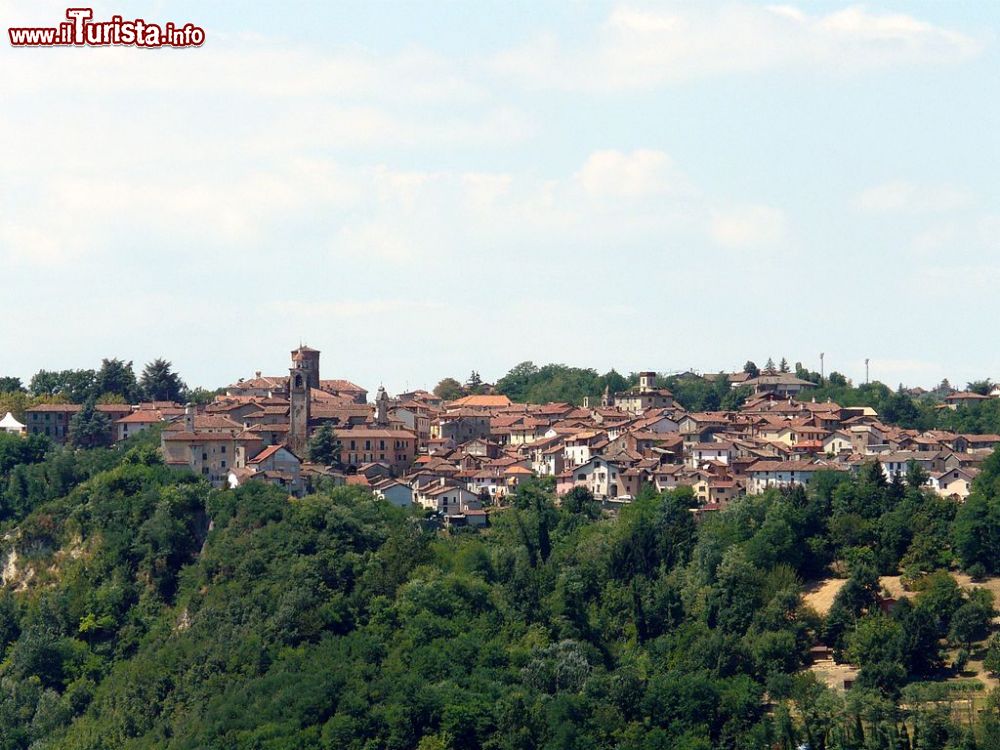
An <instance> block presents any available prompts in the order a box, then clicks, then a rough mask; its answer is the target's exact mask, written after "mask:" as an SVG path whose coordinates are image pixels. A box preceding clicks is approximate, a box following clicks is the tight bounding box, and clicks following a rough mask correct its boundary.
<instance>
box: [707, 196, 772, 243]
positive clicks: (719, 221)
mask: <svg viewBox="0 0 1000 750" xmlns="http://www.w3.org/2000/svg"><path fill="white" fill-rule="evenodd" d="M786 224H787V221H786V219H785V214H784V213H783V212H782V211H781V210H780V209H777V208H774V207H772V206H740V207H737V208H733V209H729V210H726V211H717V212H716V213H715V214H714V216H713V218H712V222H711V226H710V228H709V234H710V235H711V237H712V239H713V240H715V242H717V243H718V244H720V245H722V246H723V247H732V248H742V247H765V246H773V245H775V244H777V243H779V242H781V240H783V239H784V236H785V230H786Z"/></svg>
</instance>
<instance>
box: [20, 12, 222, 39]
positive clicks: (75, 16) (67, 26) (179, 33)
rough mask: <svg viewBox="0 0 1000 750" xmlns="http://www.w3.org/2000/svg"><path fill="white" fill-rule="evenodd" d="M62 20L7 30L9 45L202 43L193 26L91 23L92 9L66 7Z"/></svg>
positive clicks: (115, 19)
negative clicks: (57, 23) (54, 24)
mask: <svg viewBox="0 0 1000 750" xmlns="http://www.w3.org/2000/svg"><path fill="white" fill-rule="evenodd" d="M66 18H68V19H69V20H68V21H63V22H60V24H59V25H58V26H47V27H45V26H43V27H25V28H9V29H7V33H8V34H9V35H10V43H11V44H12V45H13V46H15V47H85V46H90V47H107V46H111V45H121V46H126V47H200V46H201V45H202V44H204V43H205V30H204V29H203V28H201V27H199V26H195V25H194V24H193V23H186V24H184V25H183V26H179V25H177V24H174V23H169V22H168V23H165V24H163V25H162V26H161V25H160V24H156V23H146V22H145V21H144V20H142V19H141V18H136V19H134V20H131V21H125V20H123V19H122V17H121V16H111V20H110V21H94V20H93V18H94V11H93V9H92V8H67V9H66Z"/></svg>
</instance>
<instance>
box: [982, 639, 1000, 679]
mask: <svg viewBox="0 0 1000 750" xmlns="http://www.w3.org/2000/svg"><path fill="white" fill-rule="evenodd" d="M983 667H984V668H985V669H986V671H988V672H989V673H990V674H992V675H1000V635H994V636H993V637H992V638H990V643H989V646H987V648H986V656H985V658H984V659H983Z"/></svg>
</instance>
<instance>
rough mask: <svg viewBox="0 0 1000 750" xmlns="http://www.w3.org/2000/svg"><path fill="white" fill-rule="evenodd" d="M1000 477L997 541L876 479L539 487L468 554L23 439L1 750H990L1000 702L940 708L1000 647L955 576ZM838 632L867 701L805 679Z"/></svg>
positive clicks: (11, 530)
mask: <svg viewBox="0 0 1000 750" xmlns="http://www.w3.org/2000/svg"><path fill="white" fill-rule="evenodd" d="M140 437H141V436H140ZM147 440H148V439H147ZM13 441H17V442H16V443H15V442H13ZM997 461H1000V459H997ZM998 465H1000V464H998ZM998 476H1000V472H998V469H997V466H995V465H993V464H991V466H990V467H988V468H987V470H986V471H984V472H983V477H984V479H983V481H982V482H980V483H979V484H977V490H976V495H975V497H982V498H983V501H984V502H985V503H986V508H987V512H986V514H985V517H986V519H987V520H986V521H981V519H980V516H981V514H978V513H977V514H972V515H971V516H969V517H967V516H968V515H969V514H968V512H967V511H966V510H965V509H964V508H963V509H962V510H961V511H959V513H958V515H957V517H956V512H955V511H956V506H955V504H954V503H952V502H951V501H946V500H942V499H939V498H937V497H935V496H933V495H930V494H928V493H927V492H926V491H925V490H923V489H921V488H920V487H919V482H920V480H921V479H922V478H921V477H919V476H916V475H914V476H912V477H911V481H910V482H908V483H907V482H894V483H887V482H886V481H885V480H884V479H883V477H882V474H881V472H879V471H877V470H876V469H875V467H868V468H866V469H865V470H864V471H863V472H862V473H861V475H860V476H859V477H857V478H856V479H852V478H847V477H844V476H840V475H835V474H823V475H820V476H819V477H818V478H817V479H816V481H815V482H814V485H813V486H812V488H811V489H810V491H809V492H805V491H802V490H794V491H789V492H786V493H778V492H772V493H770V494H768V495H764V496H760V497H752V498H747V499H745V500H742V501H740V502H738V503H735V504H734V505H733V506H732V507H731V508H730V509H728V510H726V511H724V512H722V513H717V514H715V515H713V516H711V517H709V518H706V519H704V520H703V521H700V522H696V521H695V520H694V517H693V515H692V513H691V511H690V505H691V502H692V497H691V494H690V491H688V490H679V491H676V492H670V493H665V494H662V495H660V494H657V493H655V492H651V491H649V490H646V491H644V492H643V493H642V495H641V497H639V498H638V499H637V500H636V502H634V503H632V504H631V505H629V506H627V507H625V508H624V509H623V510H622V511H621V513H620V515H619V517H617V518H607V517H604V516H603V514H602V511H601V508H600V505H599V504H598V503H596V502H595V501H594V499H593V498H592V497H591V496H590V495H589V493H587V492H586V491H584V490H582V489H578V490H575V491H574V492H572V493H570V495H568V496H567V497H565V498H564V501H563V502H562V503H561V504H559V505H558V506H557V505H556V504H555V503H554V502H553V497H552V488H551V485H548V484H544V483H541V482H538V483H533V484H528V485H525V486H524V487H523V489H522V490H521V491H520V493H519V495H518V496H517V498H516V502H515V503H514V506H513V507H512V508H510V509H508V510H505V511H503V512H501V513H498V514H495V515H494V516H493V522H492V525H491V527H490V528H489V529H488V530H486V531H485V532H482V533H475V532H471V533H470V532H464V533H463V532H455V533H454V534H453V535H450V536H447V535H442V533H441V532H439V531H436V530H435V528H434V527H433V526H430V525H428V522H427V521H426V520H425V519H424V518H423V517H422V516H421V515H420V514H417V513H412V512H406V511H402V510H399V509H395V508H393V507H392V506H390V505H389V504H386V503H383V502H379V501H376V500H375V499H373V498H372V497H371V496H370V495H368V494H367V492H365V491H364V490H362V489H361V488H356V487H352V488H337V489H333V490H329V491H325V492H323V493H322V494H318V495H313V496H310V497H306V498H304V499H302V500H289V499H288V498H287V497H286V496H284V495H283V494H282V493H281V492H280V491H278V490H277V489H276V488H273V487H268V486H263V485H253V486H248V487H244V488H241V489H239V490H237V491H218V490H211V489H209V488H208V487H207V486H206V485H205V484H203V483H202V482H200V481H199V480H197V479H196V478H195V477H193V476H191V475H188V474H184V473H176V472H173V471H170V470H168V469H167V468H166V467H164V466H162V465H161V464H160V462H159V460H158V458H157V456H156V454H155V452H154V451H153V450H151V445H150V444H149V442H147V443H146V444H141V443H137V444H133V445H130V446H128V447H127V448H126V449H125V450H105V449H96V450H91V451H70V450H67V449H64V448H53V447H51V446H48V445H47V444H46V443H44V442H40V441H24V440H20V439H17V438H14V439H12V440H0V479H2V480H3V481H2V484H3V487H4V488H5V489H4V495H3V503H2V507H3V518H4V519H6V520H5V523H6V524H7V528H8V534H7V535H6V537H5V541H4V543H3V549H2V554H3V555H4V563H5V564H4V568H5V571H4V581H5V584H6V585H5V587H4V589H3V593H2V594H0V648H2V649H3V655H4V658H3V661H2V662H0V750H6V749H7V748H11V749H14V748H17V749H20V748H28V747H31V748H35V749H36V750H42V749H44V748H81V749H82V748H94V749H97V748H101V749H102V750H104V749H105V748H154V747H155V748H273V749H277V748H328V747H329V748H376V747H378V748H382V747H385V748H400V749H403V748H421V749H422V750H430V749H431V748H456V749H458V748H462V749H464V748H470V749H471V748H511V749H514V748H517V749H521V748H524V749H527V748H536V747H537V748H622V749H625V748H710V747H727V748H751V747H753V748H757V747H774V748H786V749H788V750H790V749H791V748H794V747H797V746H799V745H801V744H802V743H806V742H807V743H809V745H810V746H811V747H816V748H823V747H826V748H831V749H837V748H842V749H844V750H846V748H858V747H871V748H875V747H886V748H889V747H891V748H902V747H905V748H911V747H912V748H916V747H920V748H945V747H959V746H960V743H963V742H964V743H965V745H963V746H965V747H974V746H982V747H990V746H993V745H991V744H990V742H991V738H992V737H995V736H996V735H997V728H998V726H1000V723H998V718H997V717H998V716H1000V712H998V707H997V702H996V701H993V700H992V698H990V699H989V700H986V702H985V703H984V706H985V713H984V714H983V716H982V717H981V718H980V719H979V720H978V721H976V722H975V723H974V725H973V724H972V723H970V721H969V720H968V719H964V720H959V719H956V718H955V717H953V716H952V715H951V714H950V713H949V712H948V711H943V710H941V708H940V701H941V699H942V696H944V697H947V696H948V695H949V694H950V693H948V692H947V691H945V692H944V693H939V692H935V690H932V689H931V688H932V687H935V686H944V685H945V683H941V682H939V681H938V680H940V678H941V677H943V676H946V675H947V674H948V673H949V669H950V668H951V661H952V659H951V658H950V657H948V653H949V649H954V648H957V649H959V650H960V652H959V653H962V652H965V653H968V652H970V651H971V650H973V649H974V648H976V646H975V644H982V645H981V648H982V649H983V650H984V651H988V648H987V645H988V643H989V641H988V640H987V639H988V637H989V635H990V632H989V631H990V629H991V627H992V625H991V617H992V614H993V604H992V600H991V598H990V597H989V596H988V594H986V593H985V590H982V589H972V590H963V589H962V588H961V587H959V586H958V585H957V584H956V583H955V581H954V579H953V578H952V577H951V576H950V575H948V574H947V573H946V572H944V571H945V569H946V568H947V566H948V565H949V564H950V563H951V562H952V558H953V557H954V556H955V555H956V554H957V556H958V558H959V559H960V560H961V561H962V562H963V563H968V564H974V561H975V562H977V561H979V560H980V559H985V558H986V557H988V555H986V554H984V555H981V556H978V557H977V556H975V555H973V554H972V553H970V552H969V550H968V549H967V547H968V545H969V539H970V538H983V539H991V538H992V537H991V534H993V533H994V532H993V530H992V527H990V526H989V524H990V523H992V521H991V520H990V519H991V518H992V516H991V513H992V511H991V510H990V509H992V507H993V505H994V504H995V503H998V502H1000V499H998V493H997V489H998V488H1000V484H998V481H997V477H998ZM12 488H13V491H12ZM25 488H27V489H25ZM983 523H985V524H986V526H984V527H982V528H980V526H977V524H980V525H982V524H983ZM953 550H954V552H953ZM831 567H844V568H846V570H847V573H848V574H849V577H848V580H847V581H846V582H845V584H844V586H843V587H842V589H841V591H840V593H839V594H838V596H837V598H836V600H835V602H834V605H833V607H832V608H831V610H830V614H829V615H828V616H827V617H825V618H824V617H821V616H819V615H817V614H816V613H815V612H813V611H812V610H810V609H808V608H807V607H805V606H804V605H803V599H802V597H801V593H802V586H803V582H804V581H808V580H813V579H816V578H818V577H822V576H826V575H829V570H830V569H831ZM897 572H903V573H904V574H905V576H906V578H907V580H910V581H912V584H913V587H914V589H915V590H916V591H917V594H916V596H915V597H914V598H913V600H912V602H901V603H900V604H899V605H898V606H896V607H895V608H894V609H893V610H891V611H890V612H885V611H883V610H884V608H883V607H881V606H880V603H881V602H882V601H884V600H882V599H881V596H882V593H881V592H880V590H879V589H880V587H879V583H878V575H879V574H882V573H897ZM819 639H823V640H824V641H825V642H827V643H830V644H831V645H832V646H833V647H834V648H835V650H836V651H837V652H838V654H840V655H841V656H842V658H845V659H850V660H852V661H853V662H854V663H856V664H857V665H859V666H860V667H861V673H860V675H859V678H858V684H857V686H856V687H855V688H853V689H852V690H851V691H849V692H848V693H847V694H846V695H845V694H842V693H839V692H837V691H834V690H830V689H829V688H826V687H824V686H823V685H822V684H821V683H820V682H819V681H818V680H817V679H816V678H815V677H813V675H812V673H811V672H808V671H805V670H804V669H803V668H804V666H805V665H806V663H807V657H808V653H809V649H810V647H811V646H813V645H814V644H815V643H816V642H817V641H818V640H819ZM994 650H998V651H1000V646H997V648H996V649H994ZM966 658H967V657H966ZM994 661H996V662H1000V657H994ZM991 663H993V662H991ZM928 680H930V682H928ZM890 738H891V743H890ZM976 743H978V745H977V744H976Z"/></svg>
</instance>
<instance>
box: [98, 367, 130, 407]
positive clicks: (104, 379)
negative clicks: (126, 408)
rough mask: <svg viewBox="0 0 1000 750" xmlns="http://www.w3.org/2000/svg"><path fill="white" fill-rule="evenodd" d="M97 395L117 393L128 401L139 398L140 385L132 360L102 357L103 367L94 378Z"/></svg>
mask: <svg viewBox="0 0 1000 750" xmlns="http://www.w3.org/2000/svg"><path fill="white" fill-rule="evenodd" d="M93 393H94V395H95V396H105V395H109V394H110V395H116V396H121V397H122V398H123V399H125V402H126V403H132V402H134V401H136V400H138V398H137V397H138V395H139V385H138V383H137V382H136V379H135V372H134V371H133V369H132V363H131V362H125V361H123V360H120V359H102V360H101V367H100V369H99V370H98V371H97V375H96V376H95V378H94V391H93Z"/></svg>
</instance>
